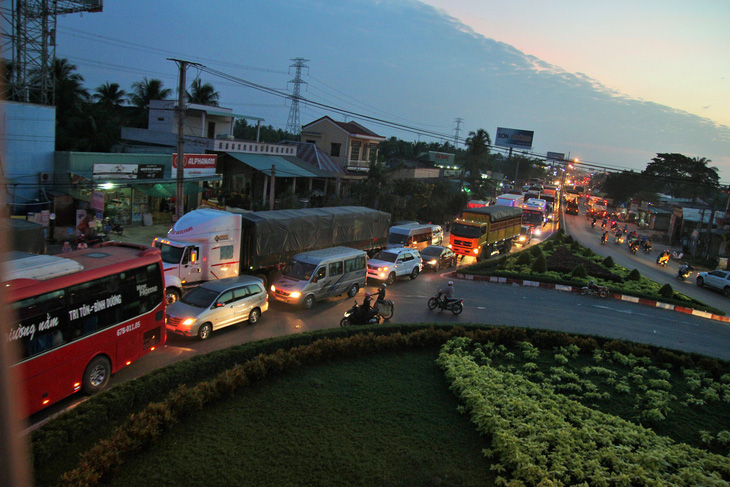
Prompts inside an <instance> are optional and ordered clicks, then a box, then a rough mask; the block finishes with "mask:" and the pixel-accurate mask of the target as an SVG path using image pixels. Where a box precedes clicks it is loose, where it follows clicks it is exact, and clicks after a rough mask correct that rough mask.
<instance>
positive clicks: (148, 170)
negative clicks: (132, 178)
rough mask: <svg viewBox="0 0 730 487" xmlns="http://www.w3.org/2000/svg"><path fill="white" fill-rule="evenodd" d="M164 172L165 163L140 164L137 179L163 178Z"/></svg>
mask: <svg viewBox="0 0 730 487" xmlns="http://www.w3.org/2000/svg"><path fill="white" fill-rule="evenodd" d="M164 172H165V165H164V164H139V168H138V170H137V179H162V178H163V177H164V174H163V173H164Z"/></svg>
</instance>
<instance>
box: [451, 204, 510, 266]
mask: <svg viewBox="0 0 730 487" xmlns="http://www.w3.org/2000/svg"><path fill="white" fill-rule="evenodd" d="M521 224H522V208H517V207H514V206H501V205H493V206H486V207H484V208H467V209H466V210H464V211H463V212H462V214H461V218H458V219H456V220H455V221H454V225H453V226H452V227H451V236H450V237H449V238H450V240H449V247H451V249H452V250H453V251H454V253H456V254H458V255H461V256H467V255H470V256H472V257H476V258H477V260H478V261H479V260H482V259H485V258H487V257H489V256H491V255H492V254H493V253H494V252H495V251H497V250H498V251H499V252H500V253H503V254H506V253H507V252H509V251H510V248H511V247H512V244H513V242H514V240H515V239H516V238H517V237H519V235H520V226H521Z"/></svg>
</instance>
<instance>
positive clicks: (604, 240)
mask: <svg viewBox="0 0 730 487" xmlns="http://www.w3.org/2000/svg"><path fill="white" fill-rule="evenodd" d="M606 242H608V230H606V231H605V232H603V235H601V243H606Z"/></svg>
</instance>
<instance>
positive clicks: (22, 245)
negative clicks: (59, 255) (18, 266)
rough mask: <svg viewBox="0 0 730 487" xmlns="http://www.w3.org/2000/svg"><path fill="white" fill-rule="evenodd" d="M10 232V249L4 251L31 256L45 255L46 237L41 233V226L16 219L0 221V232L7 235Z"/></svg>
mask: <svg viewBox="0 0 730 487" xmlns="http://www.w3.org/2000/svg"><path fill="white" fill-rule="evenodd" d="M10 231H12V234H13V238H12V240H10V245H9V247H10V248H6V249H5V250H6V251H11V250H22V251H23V252H30V253H32V254H45V253H46V236H45V234H44V233H43V225H40V224H38V223H35V222H29V221H26V220H18V219H16V218H3V219H1V220H0V232H2V234H3V235H7V234H8V232H10ZM6 241H7V240H6ZM6 245H7V244H6Z"/></svg>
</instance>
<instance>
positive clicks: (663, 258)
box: [656, 250, 670, 267]
mask: <svg viewBox="0 0 730 487" xmlns="http://www.w3.org/2000/svg"><path fill="white" fill-rule="evenodd" d="M669 255H670V254H669V251H668V250H665V251H664V252H663V253H662V254H661V255H659V257H657V258H656V263H657V265H659V266H661V267H665V266H666V265H667V263H668V262H669Z"/></svg>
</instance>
